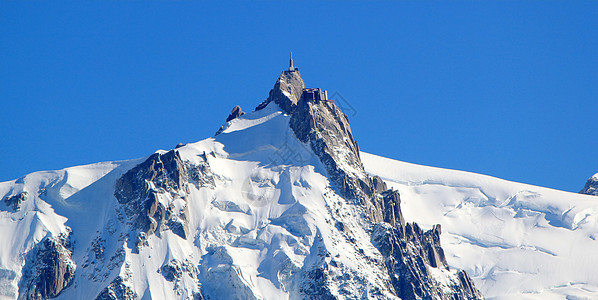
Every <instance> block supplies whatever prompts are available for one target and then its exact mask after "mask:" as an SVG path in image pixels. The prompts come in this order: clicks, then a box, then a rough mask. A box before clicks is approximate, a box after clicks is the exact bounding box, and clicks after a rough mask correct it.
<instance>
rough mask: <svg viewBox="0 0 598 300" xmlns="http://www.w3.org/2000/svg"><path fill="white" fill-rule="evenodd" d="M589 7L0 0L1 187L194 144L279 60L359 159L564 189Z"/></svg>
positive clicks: (595, 92) (583, 165) (594, 48)
mask: <svg viewBox="0 0 598 300" xmlns="http://www.w3.org/2000/svg"><path fill="white" fill-rule="evenodd" d="M597 30H598V2H596V1H587V2H580V1H562V2H557V1H548V2H540V1H526V2H515V1H500V2H489V1H482V2H480V3H478V2H477V1H475V2H474V1H457V2H451V3H450V4H449V3H445V2H426V1H423V2H420V1H408V2H390V1H380V2H354V1H349V2H341V1H333V2H303V1H301V2H284V3H283V2H270V1H260V2H251V3H246V2H226V3H225V4H217V3H208V2H199V1H197V2H195V1H172V2H163V1H156V2H154V1H152V2H149V3H145V2H141V1H127V2H116V1H101V2H100V1H85V3H80V2H58V3H49V2H31V1H27V2H12V1H2V2H0V101H1V104H2V105H1V109H0V146H1V147H0V157H1V159H0V181H5V180H11V179H14V178H18V177H20V176H23V175H25V174H27V173H30V172H34V171H39V170H47V169H61V168H64V167H68V166H73V165H80V164H88V163H94V162H98V161H107V160H122V159H130V158H137V157H142V156H146V155H149V154H151V153H153V152H154V151H155V150H156V149H171V148H173V147H174V146H175V145H176V144H177V143H179V142H194V141H199V140H202V139H204V138H207V137H210V136H212V135H213V134H214V132H216V130H217V129H218V128H219V127H220V125H222V123H223V122H224V120H225V119H226V116H227V115H228V113H229V112H230V110H231V109H232V108H233V107H234V106H235V105H240V106H241V107H242V108H243V109H244V110H253V108H255V106H256V105H257V104H258V103H260V102H261V101H262V100H263V99H265V98H266V97H267V94H268V91H269V89H270V88H271V87H272V85H273V84H274V82H275V80H276V78H277V76H278V75H279V74H280V72H281V70H282V69H283V68H286V67H287V61H288V53H289V51H293V52H294V58H295V62H296V65H297V66H299V67H300V70H301V74H302V75H303V78H304V80H305V82H306V84H307V85H308V86H310V87H321V88H324V89H327V90H328V91H329V94H333V93H334V92H338V93H339V94H340V95H342V97H343V98H344V99H345V100H346V101H347V102H348V103H349V104H350V106H351V107H352V109H353V110H351V111H349V112H348V114H349V117H350V122H351V126H352V129H353V132H354V136H355V137H356V139H357V140H358V142H359V145H360V147H361V149H362V150H363V151H367V152H370V153H375V154H379V155H383V156H387V157H391V158H395V159H398V160H402V161H407V162H413V163H417V164H424V165H431V166H438V167H444V168H452V169H459V170H466V171H472V172H477V173H483V174H488V175H493V176H496V177H500V178H504V179H508V180H514V181H520V182H525V183H531V184H535V185H540V186H546V187H552V188H557V189H563V190H567V191H575V192H577V191H578V190H580V189H581V188H582V187H583V184H584V182H585V180H586V179H587V178H588V177H589V176H591V175H592V174H594V173H596V172H598V156H597V155H596V151H597V150H598V138H597V134H598V117H597V116H598V54H597V53H598V34H597Z"/></svg>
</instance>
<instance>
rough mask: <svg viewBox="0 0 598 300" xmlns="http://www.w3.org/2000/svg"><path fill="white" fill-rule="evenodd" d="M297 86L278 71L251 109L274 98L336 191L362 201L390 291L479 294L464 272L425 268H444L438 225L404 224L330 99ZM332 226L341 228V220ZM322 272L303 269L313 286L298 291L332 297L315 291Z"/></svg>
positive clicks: (395, 196) (393, 196)
mask: <svg viewBox="0 0 598 300" xmlns="http://www.w3.org/2000/svg"><path fill="white" fill-rule="evenodd" d="M303 88H305V85H304V83H303V80H302V79H301V77H300V75H299V73H298V71H284V72H283V73H282V74H281V75H280V77H279V78H278V80H277V82H276V84H275V85H274V88H273V89H272V90H271V91H270V96H269V97H268V99H267V100H266V101H264V103H262V104H261V105H260V106H258V107H257V108H256V110H259V109H261V108H262V107H265V106H266V105H267V104H268V103H269V102H271V101H274V102H275V103H276V104H278V105H279V106H280V107H281V108H282V109H283V110H284V111H285V112H287V113H288V114H290V115H291V120H290V123H289V125H290V127H291V128H292V129H293V131H294V133H295V135H296V136H297V138H298V139H299V140H300V141H301V142H304V143H307V144H309V145H310V147H311V149H312V150H313V151H314V153H315V154H316V155H317V156H318V157H319V158H320V161H321V162H322V163H323V164H324V166H325V167H326V170H327V172H328V175H329V179H330V180H331V182H332V184H333V186H334V187H335V188H336V189H337V190H338V192H339V194H340V195H341V196H343V197H344V198H345V199H347V200H349V201H356V203H360V204H361V205H363V207H364V209H365V211H366V212H367V213H368V215H369V217H370V220H371V221H372V222H373V224H374V229H373V233H372V242H373V243H374V245H375V246H376V247H377V248H378V250H379V251H380V253H381V254H382V255H383V256H384V258H385V260H386V261H385V264H386V267H387V270H388V274H389V275H390V278H391V281H392V286H393V288H394V292H395V294H396V295H397V296H399V297H401V298H402V299H422V298H423V299H477V298H482V296H481V294H480V293H479V291H478V290H477V289H476V288H475V287H474V286H473V284H472V281H471V279H470V278H469V276H468V275H467V274H466V273H465V272H462V271H460V272H459V273H458V276H457V278H458V279H457V280H456V282H453V283H451V286H448V287H447V286H443V285H442V284H441V283H439V282H437V281H436V280H435V279H434V278H433V276H432V275H431V274H430V268H441V269H444V270H446V271H447V272H448V265H447V262H446V259H445V257H444V251H443V250H442V248H441V246H440V232H441V231H440V225H437V226H435V227H434V228H433V229H432V230H429V231H427V232H423V231H422V230H421V229H420V228H419V226H418V225H417V224H415V223H413V224H405V220H404V218H403V215H402V212H401V208H400V195H399V193H398V191H395V190H388V189H387V186H386V184H385V183H384V182H383V181H382V179H381V178H379V177H371V176H369V175H368V174H367V173H366V172H365V170H364V168H363V165H362V163H361V159H360V157H359V146H358V145H357V142H356V141H355V140H354V139H353V134H352V132H351V127H350V125H349V120H348V118H347V116H346V115H345V114H344V113H343V112H342V111H341V110H340V109H339V108H338V107H337V106H336V105H335V104H334V102H332V101H326V100H314V99H304V98H302V97H301V92H300V91H302V90H303ZM336 226H337V228H339V226H340V227H341V228H342V227H343V226H342V223H341V224H336ZM318 270H320V271H318ZM325 274H326V272H324V271H323V269H321V268H317V266H316V267H315V268H313V269H311V270H310V271H309V272H307V273H305V275H306V276H307V277H309V279H310V281H311V282H314V283H315V285H314V286H312V288H309V289H307V290H305V291H303V295H304V296H306V297H308V298H309V295H311V294H318V295H320V296H321V297H324V298H332V296H331V295H330V293H329V292H327V291H326V290H321V288H325V286H326V285H325V284H323V282H324V281H325ZM319 282H321V283H322V284H318V283H319ZM318 286H321V288H318ZM447 290H448V291H450V292H447ZM326 295H328V296H326ZM314 299H315V298H314Z"/></svg>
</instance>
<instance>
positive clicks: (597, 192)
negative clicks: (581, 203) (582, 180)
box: [579, 173, 598, 196]
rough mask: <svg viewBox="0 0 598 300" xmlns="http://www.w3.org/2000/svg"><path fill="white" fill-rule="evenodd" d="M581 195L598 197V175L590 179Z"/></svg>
mask: <svg viewBox="0 0 598 300" xmlns="http://www.w3.org/2000/svg"><path fill="white" fill-rule="evenodd" d="M579 193H580V194H586V195H594V196H598V173H596V174H594V176H592V177H590V178H589V179H588V181H587V182H586V185H585V186H584V187H583V189H582V190H581V191H579Z"/></svg>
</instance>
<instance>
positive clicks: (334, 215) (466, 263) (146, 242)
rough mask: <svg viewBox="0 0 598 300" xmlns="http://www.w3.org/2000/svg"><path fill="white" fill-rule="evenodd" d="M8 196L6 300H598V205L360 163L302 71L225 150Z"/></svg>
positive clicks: (360, 155) (284, 81)
mask: <svg viewBox="0 0 598 300" xmlns="http://www.w3.org/2000/svg"><path fill="white" fill-rule="evenodd" d="M0 197H2V198H1V199H3V201H2V204H0V241H2V245H0V299H16V298H18V299H46V298H58V299H398V298H402V299H422V298H424V299H475V298H481V295H480V293H479V291H478V289H477V288H479V289H480V290H481V292H482V295H484V296H486V297H487V298H494V297H496V298H505V299H507V298H508V299H512V298H513V297H523V296H525V297H530V298H538V299H546V298H547V297H549V296H554V297H555V298H560V297H563V296H565V295H566V296H569V297H582V298H583V297H590V298H591V297H596V295H598V271H596V270H598V262H597V261H598V260H597V259H596V258H595V256H594V255H593V252H594V251H593V250H594V249H598V242H597V241H596V234H597V232H598V231H597V229H598V228H597V227H598V225H597V224H598V220H597V218H598V217H597V216H598V202H597V201H596V200H597V199H596V197H594V196H587V195H580V194H573V193H567V192H561V191H555V190H550V189H545V188H540V187H534V186H529V185H524V184H518V183H513V182H507V181H503V180H500V179H496V178H492V177H488V176H482V175H476V174H470V173H465V172H459V171H450V170H442V169H436V168H430V167H423V166H416V165H412V164H408V163H403V162H399V161H395V160H390V159H386V158H382V157H378V156H375V155H372V154H367V153H364V152H360V151H359V148H358V145H357V143H356V142H355V140H354V139H353V136H352V133H351V129H350V126H349V122H348V119H347V117H346V116H345V115H344V114H343V113H342V112H341V111H340V110H339V109H338V107H337V106H336V105H335V104H334V103H333V102H332V101H329V100H327V99H326V93H325V92H323V91H320V90H316V89H305V85H304V83H303V80H302V79H301V76H300V74H299V72H298V70H296V69H294V68H291V69H289V70H288V71H284V72H283V73H282V74H281V75H280V77H279V78H278V80H277V81H276V84H275V86H274V88H273V89H272V90H271V91H270V95H269V97H268V99H267V100H265V101H264V102H263V103H262V104H260V105H259V106H258V107H257V108H256V110H255V111H254V112H250V113H243V112H242V111H241V109H240V108H238V107H236V108H235V109H233V113H232V114H231V115H230V116H229V117H228V118H227V122H226V124H225V125H223V126H222V127H221V128H220V130H218V132H217V134H216V135H215V136H214V137H212V138H208V139H205V140H202V141H200V142H197V143H192V144H187V145H178V146H177V147H176V149H173V150H170V151H163V150H160V151H157V152H156V153H154V154H152V155H150V156H149V157H145V158H141V159H136V160H129V161H117V162H105V163H97V164H92V165H86V166H78V167H72V168H67V169H64V170H60V171H44V172H36V173H32V174H29V175H26V176H24V177H22V178H19V179H17V180H13V181H8V182H3V183H0ZM412 221H416V222H418V223H412ZM438 224H439V225H438ZM441 228H442V229H441ZM441 243H442V246H441ZM469 276H472V278H473V281H472V280H471V279H470V277H469ZM476 286H477V288H476Z"/></svg>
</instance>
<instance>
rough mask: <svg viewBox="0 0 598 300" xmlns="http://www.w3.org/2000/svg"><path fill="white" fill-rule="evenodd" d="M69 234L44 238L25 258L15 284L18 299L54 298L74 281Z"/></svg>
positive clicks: (74, 267) (73, 264)
mask: <svg viewBox="0 0 598 300" xmlns="http://www.w3.org/2000/svg"><path fill="white" fill-rule="evenodd" d="M71 255H72V244H71V242H70V234H68V235H67V234H62V235H60V236H58V237H48V238H45V239H44V240H43V241H42V242H40V243H39V244H37V245H36V247H35V248H34V249H33V250H31V252H30V253H29V254H28V255H27V258H26V262H25V266H24V267H23V276H22V277H21V282H20V284H19V290H20V291H19V299H49V298H54V297H56V296H58V295H59V294H60V293H61V292H62V291H63V290H64V289H65V288H66V287H68V286H69V285H70V284H71V283H72V280H73V278H74V277H75V269H76V266H75V263H74V261H73V260H72V257H71Z"/></svg>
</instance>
